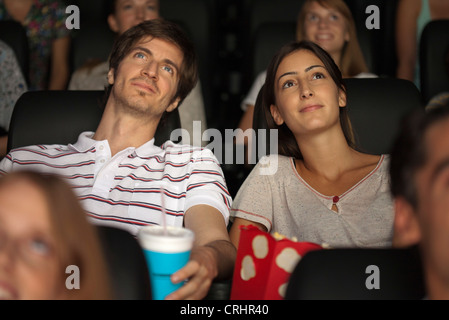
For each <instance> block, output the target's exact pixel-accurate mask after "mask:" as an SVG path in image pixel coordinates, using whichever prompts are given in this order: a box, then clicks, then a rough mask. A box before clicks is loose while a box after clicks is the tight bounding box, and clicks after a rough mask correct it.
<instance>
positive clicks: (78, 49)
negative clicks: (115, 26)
mask: <svg viewBox="0 0 449 320" xmlns="http://www.w3.org/2000/svg"><path fill="white" fill-rule="evenodd" d="M114 39H115V34H114V32H112V31H111V30H110V29H109V27H108V25H107V24H106V22H105V21H86V22H82V27H81V28H80V30H76V31H75V32H73V33H72V48H71V51H70V59H71V66H72V69H73V71H76V70H78V69H79V68H81V67H83V66H85V65H86V64H89V63H92V62H103V61H108V59H109V54H110V52H111V49H112V45H113V43H114Z"/></svg>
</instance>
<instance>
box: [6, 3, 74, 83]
mask: <svg viewBox="0 0 449 320" xmlns="http://www.w3.org/2000/svg"><path fill="white" fill-rule="evenodd" d="M65 10H66V5H65V4H64V3H63V2H62V1H61V0H0V20H15V21H18V22H20V23H21V24H22V25H23V26H24V27H25V29H26V32H27V36H28V45H29V49H30V57H29V58H30V59H29V60H30V70H29V81H30V83H29V89H30V90H64V89H66V87H67V82H68V79H69V74H70V67H69V50H70V31H69V30H68V29H67V27H66V24H65V21H66V18H68V15H66V13H65Z"/></svg>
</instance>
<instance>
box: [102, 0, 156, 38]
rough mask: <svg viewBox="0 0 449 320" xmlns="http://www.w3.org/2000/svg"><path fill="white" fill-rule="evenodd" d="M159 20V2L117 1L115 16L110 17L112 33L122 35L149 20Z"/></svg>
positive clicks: (150, 0)
mask: <svg viewBox="0 0 449 320" xmlns="http://www.w3.org/2000/svg"><path fill="white" fill-rule="evenodd" d="M157 18H159V0H117V2H116V5H115V14H111V15H109V17H108V23H109V27H110V28H111V30H112V31H114V32H116V33H118V34H122V33H123V32H125V31H126V30H128V29H130V28H131V27H134V26H136V25H138V24H139V23H141V22H143V21H147V20H152V19H157Z"/></svg>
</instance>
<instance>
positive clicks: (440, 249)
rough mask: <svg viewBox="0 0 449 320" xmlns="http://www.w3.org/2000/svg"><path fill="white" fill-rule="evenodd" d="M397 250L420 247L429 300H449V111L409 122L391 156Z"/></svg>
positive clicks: (421, 115) (415, 117) (412, 117)
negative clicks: (413, 246)
mask: <svg viewBox="0 0 449 320" xmlns="http://www.w3.org/2000/svg"><path fill="white" fill-rule="evenodd" d="M390 174H391V182H392V194H393V196H394V198H395V214H396V215H395V224H394V240H393V245H394V246H396V247H407V246H412V245H415V244H418V246H419V248H420V252H421V257H422V261H423V269H424V273H425V281H426V286H427V296H428V298H429V299H449V106H445V107H440V108H436V109H432V110H429V111H428V112H427V113H425V112H424V111H423V110H420V112H418V113H414V114H412V115H410V116H409V117H408V118H407V121H406V122H404V124H403V127H402V128H401V133H400V135H399V136H398V138H397V140H396V143H395V146H394V148H393V151H392V154H391V167H390Z"/></svg>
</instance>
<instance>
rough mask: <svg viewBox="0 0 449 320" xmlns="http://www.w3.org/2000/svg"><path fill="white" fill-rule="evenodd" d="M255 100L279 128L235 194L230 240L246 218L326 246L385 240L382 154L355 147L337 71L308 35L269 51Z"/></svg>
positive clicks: (388, 229) (388, 210) (389, 209)
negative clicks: (271, 147) (274, 145)
mask: <svg viewBox="0 0 449 320" xmlns="http://www.w3.org/2000/svg"><path fill="white" fill-rule="evenodd" d="M256 108H261V111H262V112H263V113H264V114H265V118H266V119H267V122H268V128H269V129H278V130H279V131H278V134H279V145H278V150H279V155H272V156H268V157H266V158H263V159H262V160H261V161H260V162H259V163H258V164H257V165H256V167H255V168H254V169H253V170H252V172H251V173H250V175H249V176H248V178H247V179H246V180H245V182H244V183H243V185H242V186H241V188H240V190H239V192H238V193H237V196H236V198H235V201H234V204H233V207H232V212H231V216H232V217H233V225H232V227H231V230H230V236H231V240H232V242H233V243H234V245H235V246H238V242H239V236H240V228H239V227H240V226H242V225H247V224H252V225H255V226H257V227H258V228H260V229H261V230H263V231H267V232H278V233H281V234H283V235H285V236H287V237H296V238H298V240H299V241H309V242H315V243H318V244H323V243H326V244H328V245H330V246H332V247H386V246H390V245H391V239H392V225H393V205H392V199H391V196H390V194H389V175H388V161H389V158H388V156H387V155H380V156H379V155H370V154H365V153H361V152H358V151H357V150H356V148H355V144H354V136H353V132H352V128H351V123H350V120H349V117H348V112H347V109H346V91H345V86H344V84H343V83H342V75H341V72H340V70H339V69H338V66H337V65H336V64H335V62H334V60H333V59H332V58H331V56H330V55H329V54H328V53H327V52H326V51H324V50H323V49H321V48H320V47H319V46H318V45H316V44H315V43H313V42H310V41H302V42H299V43H291V44H288V45H285V46H283V47H282V48H281V49H280V50H279V51H278V53H277V54H276V55H275V57H274V58H273V59H272V61H271V63H270V65H269V67H268V70H267V78H266V82H265V85H264V88H263V89H262V90H261V93H260V99H258V102H257V105H256Z"/></svg>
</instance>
